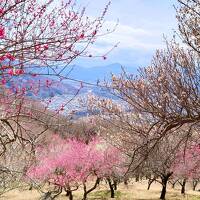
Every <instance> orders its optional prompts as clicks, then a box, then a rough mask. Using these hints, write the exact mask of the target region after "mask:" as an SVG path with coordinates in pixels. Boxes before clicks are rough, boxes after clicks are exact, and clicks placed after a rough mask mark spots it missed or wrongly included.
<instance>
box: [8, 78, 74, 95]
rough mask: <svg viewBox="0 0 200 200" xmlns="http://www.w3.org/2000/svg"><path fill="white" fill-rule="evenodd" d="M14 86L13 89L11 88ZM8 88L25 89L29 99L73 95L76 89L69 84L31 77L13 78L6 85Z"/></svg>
mask: <svg viewBox="0 0 200 200" xmlns="http://www.w3.org/2000/svg"><path fill="white" fill-rule="evenodd" d="M13 86H14V87H13ZM7 87H8V88H11V89H12V88H13V90H16V88H26V89H27V96H29V97H31V98H37V99H38V98H39V99H45V98H49V97H54V96H59V95H67V94H68V95H75V94H76V93H77V90H78V88H77V87H76V86H73V85H72V84H69V83H64V82H60V81H56V80H55V79H51V77H50V78H47V77H45V76H40V75H37V76H35V77H33V76H31V75H23V76H13V77H12V79H11V81H9V82H8V84H7ZM30 88H32V89H30Z"/></svg>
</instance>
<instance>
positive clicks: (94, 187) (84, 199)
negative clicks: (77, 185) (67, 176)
mask: <svg viewBox="0 0 200 200" xmlns="http://www.w3.org/2000/svg"><path fill="white" fill-rule="evenodd" d="M99 182H100V178H97V179H96V181H95V184H94V186H93V187H91V188H90V189H89V190H87V187H86V182H83V190H84V193H83V199H82V200H87V195H88V194H89V193H90V192H92V191H93V190H94V189H96V187H97V186H98V185H99Z"/></svg>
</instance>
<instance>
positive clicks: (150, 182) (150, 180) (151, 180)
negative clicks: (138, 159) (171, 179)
mask: <svg viewBox="0 0 200 200" xmlns="http://www.w3.org/2000/svg"><path fill="white" fill-rule="evenodd" d="M155 180H156V179H155V178H153V179H149V181H148V187H147V190H149V189H150V187H151V184H152V183H153V182H154V181H155Z"/></svg>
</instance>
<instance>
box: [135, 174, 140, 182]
mask: <svg viewBox="0 0 200 200" xmlns="http://www.w3.org/2000/svg"><path fill="white" fill-rule="evenodd" d="M139 180H140V176H139V174H137V175H136V177H135V182H139Z"/></svg>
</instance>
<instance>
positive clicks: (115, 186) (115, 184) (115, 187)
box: [114, 180, 117, 190]
mask: <svg viewBox="0 0 200 200" xmlns="http://www.w3.org/2000/svg"><path fill="white" fill-rule="evenodd" d="M114 190H117V181H116V180H114Z"/></svg>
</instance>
